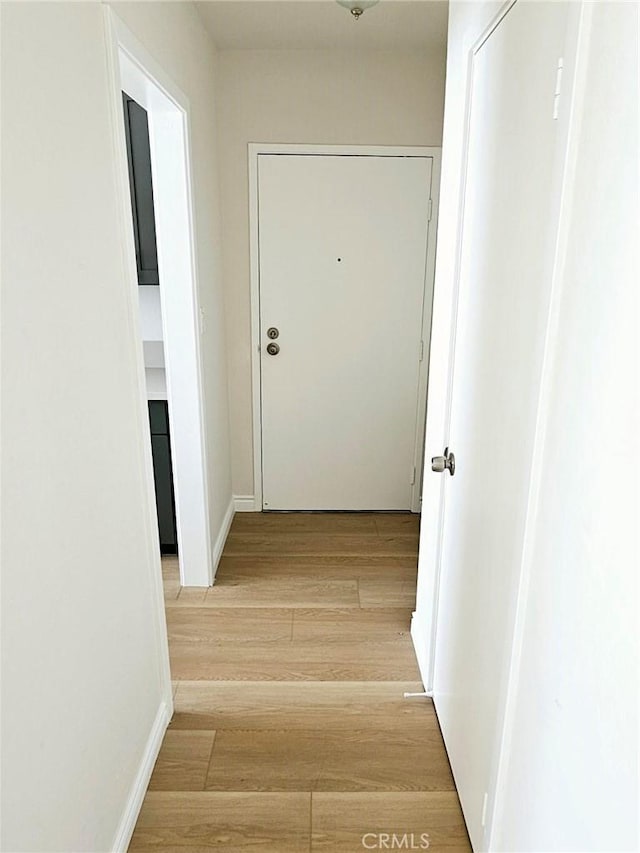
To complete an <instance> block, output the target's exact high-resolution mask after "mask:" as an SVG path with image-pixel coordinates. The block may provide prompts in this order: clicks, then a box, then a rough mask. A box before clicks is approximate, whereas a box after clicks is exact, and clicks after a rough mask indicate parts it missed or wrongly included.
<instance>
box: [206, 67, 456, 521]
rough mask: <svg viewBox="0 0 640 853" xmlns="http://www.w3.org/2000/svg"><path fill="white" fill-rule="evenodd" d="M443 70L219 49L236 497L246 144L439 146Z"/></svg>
mask: <svg viewBox="0 0 640 853" xmlns="http://www.w3.org/2000/svg"><path fill="white" fill-rule="evenodd" d="M444 70H445V58H444V53H443V52H438V53H432V54H422V53H418V52H411V51H404V52H366V53H358V52H354V51H320V50H318V51H308V50H288V51H287V50H267V51H256V50H235V51H221V52H220V53H219V55H218V72H219V74H218V131H219V137H218V138H219V141H220V167H221V169H220V188H221V199H222V212H223V217H222V242H223V265H224V281H225V302H226V308H227V339H228V342H229V382H230V384H229V403H230V413H231V424H232V431H231V434H232V445H231V446H232V465H233V491H234V494H236V495H243V496H246V495H253V461H252V460H253V450H252V446H253V438H252V420H251V341H250V292H249V209H248V197H249V190H248V175H247V143H249V142H283V143H295V142H298V143H324V144H349V145H376V144H377V145H436V146H437V145H440V141H441V134H442V108H443V107H442V105H443V95H444ZM257 509H259V507H257Z"/></svg>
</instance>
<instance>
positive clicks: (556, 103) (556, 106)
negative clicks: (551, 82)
mask: <svg viewBox="0 0 640 853" xmlns="http://www.w3.org/2000/svg"><path fill="white" fill-rule="evenodd" d="M563 68H564V58H563V57H562V56H561V57H560V58H559V59H558V68H557V69H556V88H555V91H554V93H553V120H554V121H557V120H558V116H559V115H560V92H561V91H562V69H563Z"/></svg>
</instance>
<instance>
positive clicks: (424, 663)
mask: <svg viewBox="0 0 640 853" xmlns="http://www.w3.org/2000/svg"><path fill="white" fill-rule="evenodd" d="M411 641H412V642H413V649H414V651H415V653H416V658H417V660H418V669H419V670H420V680H421V681H422V683H423V685H424V689H425V690H432V689H433V684H432V683H431V681H432V678H431V671H430V670H431V663H430V656H429V652H428V644H427V642H426V641H425V637H424V631H423V630H422V629H421V628H420V622H419V621H418V620H417V619H416V614H415V613H414V614H413V615H412V618H411Z"/></svg>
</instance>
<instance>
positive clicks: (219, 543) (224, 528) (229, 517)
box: [211, 497, 236, 578]
mask: <svg viewBox="0 0 640 853" xmlns="http://www.w3.org/2000/svg"><path fill="white" fill-rule="evenodd" d="M234 504H235V501H234V499H233V497H232V498H230V500H229V506H228V507H227V511H226V512H225V514H224V518H223V519H222V524H221V525H220V530H219V532H218V535H217V536H216V541H215V542H214V543H213V553H212V555H211V557H212V559H213V577H214V578H215V576H216V571H217V570H218V563H219V562H220V557H221V556H222V552H223V550H224V545H225V542H226V541H227V536H228V535H229V530H230V528H231V522H232V521H233V516H234V515H235V512H236V510H235V505H234Z"/></svg>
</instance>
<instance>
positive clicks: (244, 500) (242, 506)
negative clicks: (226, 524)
mask: <svg viewBox="0 0 640 853" xmlns="http://www.w3.org/2000/svg"><path fill="white" fill-rule="evenodd" d="M233 503H234V506H235V508H236V512H260V510H259V509H257V508H256V499H255V497H254V496H253V495H234V496H233Z"/></svg>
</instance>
